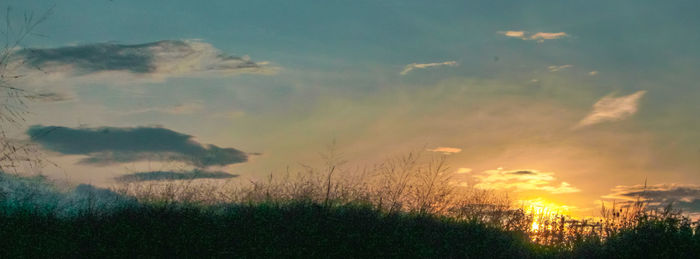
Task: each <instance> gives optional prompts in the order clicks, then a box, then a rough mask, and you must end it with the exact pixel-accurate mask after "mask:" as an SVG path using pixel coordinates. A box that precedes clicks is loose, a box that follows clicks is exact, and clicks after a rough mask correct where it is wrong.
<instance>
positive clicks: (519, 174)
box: [474, 168, 581, 194]
mask: <svg viewBox="0 0 700 259" xmlns="http://www.w3.org/2000/svg"><path fill="white" fill-rule="evenodd" d="M474 177H475V178H477V180H478V183H477V184H476V185H475V187H476V188H480V189H504V190H514V191H516V192H520V191H545V192H549V193H553V194H559V193H574V192H580V191H581V190H579V189H578V188H576V187H572V186H571V184H569V183H567V182H561V183H559V185H556V184H554V185H553V183H554V182H555V180H556V178H555V177H554V173H552V172H540V171H537V170H512V171H506V170H503V169H501V168H499V169H496V170H487V171H484V172H482V173H480V174H477V175H474Z"/></svg>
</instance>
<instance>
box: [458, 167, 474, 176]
mask: <svg viewBox="0 0 700 259" xmlns="http://www.w3.org/2000/svg"><path fill="white" fill-rule="evenodd" d="M471 172H472V169H471V168H467V167H460V168H459V169H457V174H468V173H471Z"/></svg>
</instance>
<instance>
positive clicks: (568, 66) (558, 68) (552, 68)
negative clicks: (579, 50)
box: [547, 65, 574, 72]
mask: <svg viewBox="0 0 700 259" xmlns="http://www.w3.org/2000/svg"><path fill="white" fill-rule="evenodd" d="M573 66H574V65H561V66H548V67H547V69H549V72H557V71H559V70H562V69H567V68H570V67H573Z"/></svg>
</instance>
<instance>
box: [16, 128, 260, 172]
mask: <svg viewBox="0 0 700 259" xmlns="http://www.w3.org/2000/svg"><path fill="white" fill-rule="evenodd" d="M27 134H28V135H29V136H30V138H31V140H32V141H34V142H36V143H39V144H41V146H42V147H43V148H45V149H47V150H51V151H55V152H58V153H61V154H65V155H86V156H87V158H85V159H83V160H82V161H81V162H82V163H86V164H97V165H106V164H114V163H124V162H134V161H143V160H153V161H180V162H184V163H187V164H189V165H192V166H196V167H209V166H225V165H230V164H236V163H242V162H246V161H248V154H246V153H244V152H242V151H240V150H237V149H234V148H221V147H218V146H215V145H202V144H200V143H198V142H196V141H195V140H194V139H193V137H192V136H190V135H185V134H182V133H178V132H175V131H172V130H169V129H165V128H151V127H138V128H117V127H102V128H67V127H56V126H32V127H31V128H30V129H29V130H28V131H27Z"/></svg>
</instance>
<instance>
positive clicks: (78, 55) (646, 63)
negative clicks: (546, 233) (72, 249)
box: [0, 0, 700, 215]
mask: <svg viewBox="0 0 700 259" xmlns="http://www.w3.org/2000/svg"><path fill="white" fill-rule="evenodd" d="M0 4H1V5H2V6H3V7H7V6H10V7H12V9H11V12H10V13H9V14H10V15H9V17H10V21H11V22H12V24H15V25H17V24H20V22H21V19H23V14H24V13H27V12H33V13H35V15H36V16H39V15H40V14H42V13H43V12H45V11H47V10H49V9H51V14H50V15H49V16H48V18H47V20H46V21H44V22H42V23H41V24H39V25H38V26H37V27H36V28H35V29H34V31H33V32H34V34H32V35H30V36H29V37H28V38H26V39H25V40H24V41H23V42H22V47H23V49H21V50H20V49H17V51H16V52H15V53H14V55H13V59H12V62H13V63H12V64H13V65H12V66H11V67H12V68H13V69H15V70H16V71H17V73H19V74H22V75H24V76H23V77H22V78H21V79H18V80H14V81H12V83H13V85H15V86H18V87H22V88H24V89H30V90H31V91H34V92H37V93H41V94H42V96H44V97H45V98H41V99H39V100H37V101H35V102H32V103H31V104H30V106H29V107H28V111H29V112H30V113H29V114H28V115H27V116H25V117H26V121H24V122H23V124H22V126H20V127H14V128H12V129H11V131H12V134H11V135H12V136H13V137H16V138H18V139H28V141H32V142H34V143H36V144H38V145H40V147H41V148H42V150H43V152H44V154H45V156H46V157H47V158H48V159H49V160H50V161H51V162H52V163H54V164H55V165H53V166H47V167H46V168H43V169H42V170H44V171H45V173H46V174H49V175H53V176H54V177H64V178H68V179H70V180H71V181H75V182H81V183H93V184H107V183H110V182H113V181H117V180H119V179H122V180H123V179H136V178H140V177H149V176H146V175H138V174H134V173H139V172H148V171H152V172H157V174H154V175H151V176H150V177H153V179H157V178H158V177H161V176H162V175H164V174H168V173H170V172H169V171H171V170H174V168H178V169H182V170H192V171H195V173H197V174H198V175H199V176H201V177H203V178H229V177H239V178H241V179H244V178H245V179H248V178H260V177H264V176H265V175H268V174H270V173H272V174H275V173H281V172H283V171H284V170H285V168H286V167H287V166H298V165H299V164H308V163H316V162H317V161H318V159H319V153H321V152H323V151H324V150H325V149H326V147H327V146H328V145H329V144H331V143H334V142H335V143H336V146H337V149H338V150H339V151H341V152H342V153H343V155H344V158H345V159H347V160H349V161H352V163H354V164H356V165H371V164H374V163H378V162H381V161H382V160H385V159H388V158H391V157H395V156H400V155H403V154H406V153H408V152H411V151H417V150H418V151H423V152H426V153H428V154H434V155H445V156H447V157H448V163H449V166H450V168H452V170H453V171H454V172H455V173H456V174H457V175H458V176H459V177H457V178H456V179H459V181H460V183H458V184H461V185H465V186H473V187H477V188H484V189H496V190H499V191H506V192H509V193H511V194H513V195H515V196H517V197H519V198H521V199H537V198H540V199H545V200H547V201H551V202H553V203H557V204H565V205H567V206H570V207H571V208H572V210H574V211H575V212H576V213H578V214H581V215H584V214H586V215H587V214H595V212H597V211H598V208H599V206H600V205H599V203H600V201H611V200H618V201H624V200H632V199H635V198H636V197H638V196H639V195H642V196H643V197H645V198H647V199H649V200H650V201H652V202H658V203H661V202H670V201H674V202H676V204H678V206H679V207H681V208H683V209H685V210H686V211H689V212H699V213H700V159H698V158H700V119H699V118H700V117H698V114H699V113H700V101H698V100H700V85H699V83H698V82H700V80H699V79H700V75H698V73H697V69H698V68H699V67H700V48H699V47H697V46H700V34H698V33H697V28H698V26H699V25H700V17H699V16H697V15H696V14H697V13H698V11H700V3H698V2H697V1H689V0H680V1H674V2H673V3H668V2H663V1H639V0H635V1H631V0H621V1H605V0H593V1H374V0H373V1H364V0H358V1H206V2H201V1H200V2H198V1H184V0H172V1H167V3H166V2H165V1H127V0H112V1H109V0H104V1H95V0H90V1H88V0H64V1H40V0H22V1H20V0H3V1H0ZM199 169H206V172H199V171H197V170H199ZM645 181H646V182H647V189H646V191H645V192H642V191H641V190H643V189H644V183H645Z"/></svg>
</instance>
